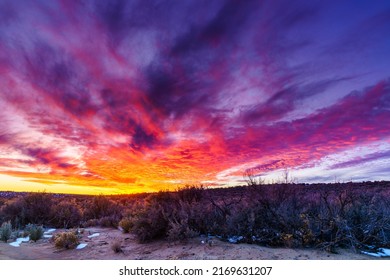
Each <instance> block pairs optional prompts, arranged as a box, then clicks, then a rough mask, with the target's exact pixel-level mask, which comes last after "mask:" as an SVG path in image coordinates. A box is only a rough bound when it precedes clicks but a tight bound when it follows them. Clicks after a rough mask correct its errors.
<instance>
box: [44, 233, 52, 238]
mask: <svg viewBox="0 0 390 280" xmlns="http://www.w3.org/2000/svg"><path fill="white" fill-rule="evenodd" d="M52 237H53V235H52V234H44V235H43V238H52Z"/></svg>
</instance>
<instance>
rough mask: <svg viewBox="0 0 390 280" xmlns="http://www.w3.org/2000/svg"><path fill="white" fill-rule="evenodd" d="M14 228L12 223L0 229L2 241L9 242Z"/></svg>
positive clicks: (4, 224)
mask: <svg viewBox="0 0 390 280" xmlns="http://www.w3.org/2000/svg"><path fill="white" fill-rule="evenodd" d="M11 234H12V226H11V222H4V223H3V224H2V225H1V227H0V240H1V241H4V242H7V241H8V239H10V238H11Z"/></svg>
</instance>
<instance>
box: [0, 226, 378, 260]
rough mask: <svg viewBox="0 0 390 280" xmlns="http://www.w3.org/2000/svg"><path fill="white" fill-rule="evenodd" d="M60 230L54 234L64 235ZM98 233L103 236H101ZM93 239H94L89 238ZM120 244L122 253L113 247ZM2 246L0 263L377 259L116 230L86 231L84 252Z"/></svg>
mask: <svg viewBox="0 0 390 280" xmlns="http://www.w3.org/2000/svg"><path fill="white" fill-rule="evenodd" d="M60 231H61V230H56V231H55V232H53V234H55V233H57V232H60ZM97 233H98V234H99V235H97ZM89 236H93V237H89ZM115 242H120V244H121V250H122V252H119V253H115V252H114V251H113V249H112V248H111V247H112V244H114V243H115ZM9 243H10V241H9V242H8V243H3V242H2V243H0V260H122V259H130V260H157V259H162V260H235V259H244V260H245V259H248V260H253V259H267V260H338V259H341V260H374V259H378V258H375V257H371V256H367V255H364V254H360V253H356V252H353V251H352V250H346V249H338V250H337V254H333V253H328V252H326V251H323V250H318V249H290V248H268V247H261V246H258V245H253V244H232V243H228V242H223V241H221V240H219V239H218V238H216V237H211V238H206V237H196V238H192V239H188V240H186V241H175V242H169V241H164V240H160V241H154V242H150V243H146V244H140V243H139V242H137V240H136V237H135V236H134V235H132V234H124V233H122V232H121V231H120V230H116V229H113V228H100V227H93V228H86V229H85V230H84V232H83V234H82V238H81V239H80V243H81V244H87V245H86V246H85V247H84V248H83V249H68V250H66V249H57V248H55V246H54V244H53V242H52V241H51V240H50V238H43V239H41V240H38V241H37V242H32V241H30V242H25V243H22V244H21V245H20V247H13V246H10V244H9Z"/></svg>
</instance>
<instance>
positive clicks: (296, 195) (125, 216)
mask: <svg viewBox="0 0 390 280" xmlns="http://www.w3.org/2000/svg"><path fill="white" fill-rule="evenodd" d="M0 205H1V206H0V219H1V220H0V224H2V226H1V229H0V237H1V240H2V241H5V242H7V240H9V239H10V238H11V235H12V232H16V231H21V230H22V231H24V232H27V233H28V234H29V235H30V239H31V240H34V239H36V240H38V239H39V238H41V237H42V233H43V228H42V226H44V227H56V228H64V229H70V228H83V227H88V226H101V227H113V228H119V229H121V230H122V231H123V233H124V234H125V233H128V232H130V233H132V234H134V235H135V236H136V237H137V239H138V241H139V242H141V243H143V242H150V241H153V240H156V239H167V240H170V241H174V240H183V239H187V238H192V237H195V236H199V235H203V236H215V237H217V238H219V239H221V240H226V241H230V242H234V243H238V242H241V243H251V244H259V245H263V246H273V247H312V248H313V247H315V248H320V249H324V250H327V251H329V252H336V251H337V248H338V247H347V248H352V249H355V250H360V249H364V248H367V247H370V248H372V246H375V247H389V246H390V183H389V182H363V183H343V184H341V183H335V184H310V185H309V184H294V183H291V182H289V183H280V184H270V185H267V184H264V182H263V181H261V180H257V181H254V180H252V181H249V182H248V185H247V186H240V187H234V188H225V189H212V188H206V187H203V186H187V187H184V188H180V189H179V190H177V191H170V192H168V191H166V192H158V193H152V194H141V195H117V196H102V195H100V196H77V195H53V194H48V193H44V192H43V193H27V194H20V195H15V196H12V197H11V198H9V197H7V198H5V199H4V198H3V199H2V200H1V203H0ZM53 238H54V241H55V246H57V247H59V248H74V247H76V246H77V244H78V238H77V234H76V233H75V232H74V231H73V230H69V231H66V232H64V233H61V234H57V235H56V236H54V237H53ZM112 250H114V251H115V252H120V250H121V249H120V244H113V246H112Z"/></svg>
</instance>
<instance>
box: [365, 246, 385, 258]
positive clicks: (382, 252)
mask: <svg viewBox="0 0 390 280" xmlns="http://www.w3.org/2000/svg"><path fill="white" fill-rule="evenodd" d="M361 252H362V254H366V255H369V256H372V257H377V258H381V257H390V249H387V248H379V249H378V250H377V252H374V253H373V252H366V251H361Z"/></svg>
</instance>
